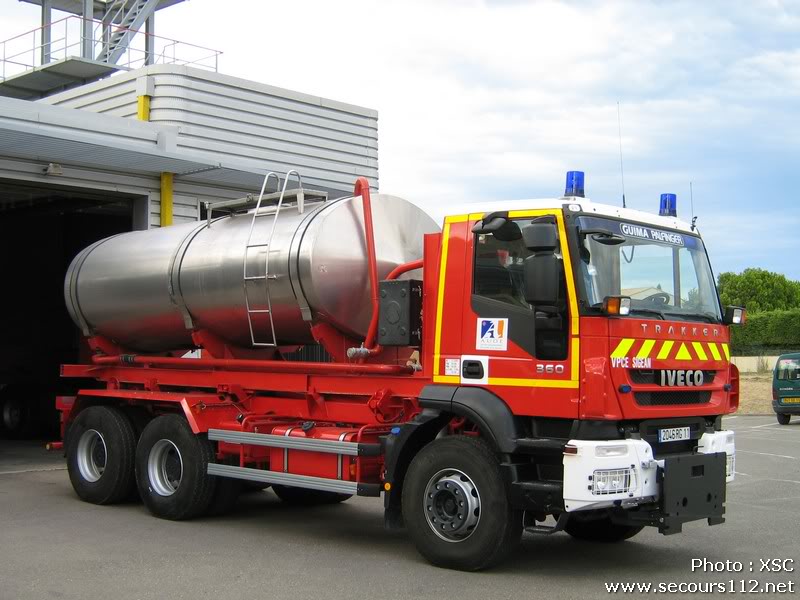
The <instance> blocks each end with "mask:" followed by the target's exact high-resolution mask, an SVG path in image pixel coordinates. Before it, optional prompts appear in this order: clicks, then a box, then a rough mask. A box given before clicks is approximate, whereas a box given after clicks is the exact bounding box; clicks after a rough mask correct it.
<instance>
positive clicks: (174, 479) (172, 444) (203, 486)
mask: <svg viewBox="0 0 800 600" xmlns="http://www.w3.org/2000/svg"><path fill="white" fill-rule="evenodd" d="M213 460H214V449H213V446H212V444H211V442H209V441H208V438H207V437H206V436H205V435H202V436H201V435H195V434H194V433H193V432H192V430H191V428H190V427H189V423H188V422H187V421H186V419H185V418H184V417H183V416H179V415H162V416H160V417H156V418H155V419H153V420H152V421H150V423H148V424H147V427H145V428H144V431H142V436H141V437H140V438H139V444H138V445H137V447H136V485H137V486H138V488H139V495H140V496H141V498H142V501H143V502H144V504H145V506H146V507H147V508H148V510H149V511H150V512H151V513H152V514H153V515H155V516H156V517H159V518H161V519H169V520H171V521H180V520H183V519H191V518H192V517H196V516H199V515H201V514H203V513H205V512H206V511H207V510H208V508H209V506H210V505H211V501H212V500H213V499H214V495H215V490H216V483H217V481H216V478H215V477H212V476H210V475H208V463H210V462H213Z"/></svg>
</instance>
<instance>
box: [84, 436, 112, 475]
mask: <svg viewBox="0 0 800 600" xmlns="http://www.w3.org/2000/svg"><path fill="white" fill-rule="evenodd" d="M107 460H108V454H107V450H106V441H105V439H103V435H102V434H101V433H100V432H99V431H97V430H96V429H87V430H86V431H84V432H83V433H82V434H81V437H80V439H79V440H78V471H80V473H81V477H83V478H84V479H85V480H86V481H89V482H91V483H94V482H95V481H97V480H98V479H100V478H101V477H102V476H103V472H104V471H105V470H106V461H107Z"/></svg>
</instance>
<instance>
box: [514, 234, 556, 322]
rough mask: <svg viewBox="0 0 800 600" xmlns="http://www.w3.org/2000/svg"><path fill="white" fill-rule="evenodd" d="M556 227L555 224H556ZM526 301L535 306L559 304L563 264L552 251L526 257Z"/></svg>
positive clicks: (524, 266)
mask: <svg viewBox="0 0 800 600" xmlns="http://www.w3.org/2000/svg"><path fill="white" fill-rule="evenodd" d="M554 227H555V226H554ZM523 270H524V274H525V302H527V303H528V304H533V305H534V306H555V305H557V304H558V301H559V297H558V290H559V288H560V283H561V282H560V281H559V279H560V277H561V264H560V263H559V260H558V257H557V256H556V255H555V254H553V253H552V252H544V253H542V254H534V255H532V256H529V257H528V258H526V259H525V263H524V265H523Z"/></svg>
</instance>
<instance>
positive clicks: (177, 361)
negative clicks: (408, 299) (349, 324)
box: [92, 354, 414, 375]
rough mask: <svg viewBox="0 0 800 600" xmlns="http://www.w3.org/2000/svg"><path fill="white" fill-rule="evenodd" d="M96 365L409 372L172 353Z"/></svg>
mask: <svg viewBox="0 0 800 600" xmlns="http://www.w3.org/2000/svg"><path fill="white" fill-rule="evenodd" d="M92 362H94V364H96V365H149V366H154V367H180V368H182V369H214V368H218V369H230V370H240V371H267V372H272V373H301V374H306V373H309V374H312V373H321V374H350V375H410V374H411V373H413V372H414V371H413V369H412V368H411V367H406V366H405V365H373V364H353V363H346V364H343V363H313V362H294V361H292V362H289V361H280V360H245V359H234V358H176V357H173V356H139V355H132V354H120V355H117V356H94V357H92Z"/></svg>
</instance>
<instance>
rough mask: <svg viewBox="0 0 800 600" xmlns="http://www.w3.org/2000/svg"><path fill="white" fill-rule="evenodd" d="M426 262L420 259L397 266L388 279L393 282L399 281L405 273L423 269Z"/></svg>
mask: <svg viewBox="0 0 800 600" xmlns="http://www.w3.org/2000/svg"><path fill="white" fill-rule="evenodd" d="M423 264H424V261H423V260H422V259H421V258H420V259H419V260H413V261H411V262H409V263H405V264H404V265H397V266H396V267H395V268H394V270H393V271H392V272H391V273H389V274H388V275H387V276H386V279H387V280H389V281H391V280H393V279H397V278H398V277H400V275H402V274H403V273H408V272H409V271H415V270H416V269H421V268H422V267H423Z"/></svg>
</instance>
